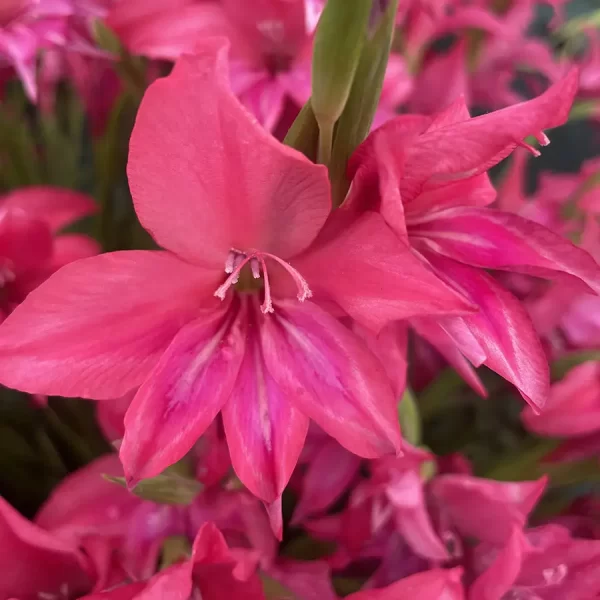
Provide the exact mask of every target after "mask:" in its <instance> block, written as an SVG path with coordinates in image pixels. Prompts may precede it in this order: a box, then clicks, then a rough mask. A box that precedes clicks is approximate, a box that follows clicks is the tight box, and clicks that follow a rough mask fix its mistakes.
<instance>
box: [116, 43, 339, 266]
mask: <svg viewBox="0 0 600 600" xmlns="http://www.w3.org/2000/svg"><path fill="white" fill-rule="evenodd" d="M128 175H129V184H130V187H131V192H132V195H133V199H134V204H135V209H136V212H137V214H138V217H139V218H140V221H141V223H142V225H144V227H145V228H146V229H148V230H149V231H150V232H151V233H152V235H153V236H154V237H155V239H156V241H157V242H158V243H159V244H160V245H162V246H164V247H165V248H167V249H169V250H171V251H173V252H175V253H176V254H179V255H181V256H182V257H184V258H186V259H187V260H190V261H191V262H197V263H199V264H205V265H210V266H215V267H218V268H223V266H224V265H225V260H226V258H227V255H228V253H229V251H230V250H231V249H232V248H236V249H239V250H254V249H256V250H261V251H264V252H270V253H272V254H275V255H277V256H279V257H282V258H286V257H289V256H292V255H293V254H295V253H297V252H300V251H302V250H304V249H305V248H306V247H307V246H308V245H309V244H310V243H311V242H312V241H313V240H314V238H315V237H316V235H317V233H318V232H319V230H320V229H321V227H322V225H323V223H324V222H325V220H326V218H327V215H328V214H329V211H330V208H331V200H330V193H329V182H328V179H327V169H326V168H325V167H323V166H322V165H315V164H313V163H311V162H310V161H309V160H308V159H307V158H306V157H305V156H304V155H302V154H300V153H299V152H296V151H295V150H293V149H292V148H289V147H287V146H284V145H283V144H281V143H280V142H278V141H277V140H275V138H273V137H272V136H271V135H270V134H268V133H267V132H266V131H264V130H263V128H262V127H261V126H260V125H259V124H258V123H257V122H256V121H255V120H254V119H253V118H252V117H251V116H250V114H249V113H248V112H247V111H246V110H245V109H244V108H243V107H242V105H241V104H240V103H239V102H238V100H237V99H236V98H235V96H234V95H233V93H232V92H231V90H230V89H229V82H228V75H227V49H226V47H225V44H224V40H222V39H214V38H211V39H208V40H205V41H203V42H202V44H201V45H200V46H199V47H198V48H197V50H196V54H194V56H190V55H185V56H183V57H182V58H181V59H180V60H179V61H178V62H177V64H176V66H175V69H174V70H173V72H172V74H171V75H169V76H168V77H165V78H162V79H159V80H157V81H156V82H155V83H153V84H152V85H151V86H150V88H149V89H148V91H147V92H146V94H145V96H144V99H143V101H142V105H141V107H140V110H139V112H138V115H137V120H136V125H135V128H134V130H133V134H132V137H131V143H130V155H129V164H128Z"/></svg>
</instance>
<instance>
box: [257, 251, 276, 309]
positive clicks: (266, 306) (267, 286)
mask: <svg viewBox="0 0 600 600" xmlns="http://www.w3.org/2000/svg"><path fill="white" fill-rule="evenodd" d="M258 260H260V266H261V267H262V272H263V280H264V282H265V299H264V302H263V303H262V305H261V307H260V310H262V312H263V313H264V314H265V315H266V314H267V313H272V312H275V311H274V310H273V300H272V299H271V284H270V283H269V274H268V273H267V265H266V264H265V260H264V258H262V257H259V259H258Z"/></svg>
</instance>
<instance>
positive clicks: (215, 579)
mask: <svg viewBox="0 0 600 600" xmlns="http://www.w3.org/2000/svg"><path fill="white" fill-rule="evenodd" d="M255 566H256V560H255V557H254V556H253V554H252V553H251V552H244V551H239V550H238V551H232V550H230V549H229V548H228V546H227V542H226V541H225V539H224V538H223V535H222V534H221V532H220V531H219V530H218V529H217V527H216V526H215V525H214V524H213V523H207V524H205V525H203V526H202V527H201V529H200V531H198V535H197V536H196V539H195V540H194V545H193V548H192V555H191V557H190V558H189V559H187V560H184V561H183V562H179V563H177V564H174V565H172V566H170V567H168V568H166V569H163V570H162V571H160V572H159V573H157V574H156V575H155V576H154V577H152V578H151V579H150V580H149V581H147V582H146V583H133V584H130V585H125V586H120V587H116V588H115V587H112V589H109V590H108V591H106V592H104V593H100V594H91V595H89V596H84V597H83V598H82V600H128V599H131V600H133V599H134V598H147V599H148V600H160V599H164V598H181V599H182V600H183V599H184V598H203V600H222V599H223V598H247V599H248V600H266V599H265V595H264V593H263V588H262V584H261V581H260V579H259V578H258V576H257V575H256V573H255Z"/></svg>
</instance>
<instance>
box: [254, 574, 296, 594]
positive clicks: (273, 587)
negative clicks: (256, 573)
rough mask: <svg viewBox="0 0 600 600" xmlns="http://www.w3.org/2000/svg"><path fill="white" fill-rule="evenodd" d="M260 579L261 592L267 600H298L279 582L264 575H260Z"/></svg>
mask: <svg viewBox="0 0 600 600" xmlns="http://www.w3.org/2000/svg"><path fill="white" fill-rule="evenodd" d="M260 579H261V581H262V584H263V591H264V592H265V597H266V598H267V600H300V598H299V597H298V596H296V594H294V593H293V592H291V591H290V590H289V589H288V588H286V587H285V586H284V585H281V583H279V581H275V579H272V578H271V577H269V576H268V575H265V574H264V573H261V574H260Z"/></svg>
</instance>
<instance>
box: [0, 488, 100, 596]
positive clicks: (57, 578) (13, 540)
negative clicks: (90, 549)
mask: <svg viewBox="0 0 600 600" xmlns="http://www.w3.org/2000/svg"><path fill="white" fill-rule="evenodd" d="M0 539H2V543H1V544H0V562H1V563H2V566H3V573H2V577H1V578H0V598H39V597H40V595H42V596H43V594H44V593H47V594H49V595H52V596H54V595H55V594H56V595H57V596H58V595H59V594H61V590H63V589H64V587H65V586H67V587H68V590H69V592H70V593H73V594H75V595H77V594H78V593H79V594H81V593H85V592H86V591H88V590H89V589H90V587H91V585H92V581H91V580H90V577H89V574H88V573H87V571H86V569H87V567H86V564H85V562H84V560H85V559H84V556H83V555H82V554H81V553H80V552H79V551H78V549H77V546H76V545H75V544H71V543H68V542H66V541H63V540H61V539H60V538H59V537H57V536H56V535H54V534H50V533H48V532H47V531H44V530H43V529H41V528H40V527H38V526H37V525H34V524H33V523H31V522H30V521H28V520H27V519H25V518H24V517H22V516H21V515H20V514H19V513H18V512H17V511H16V510H15V509H14V508H13V507H12V506H10V504H8V502H6V500H4V499H3V498H0Z"/></svg>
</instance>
